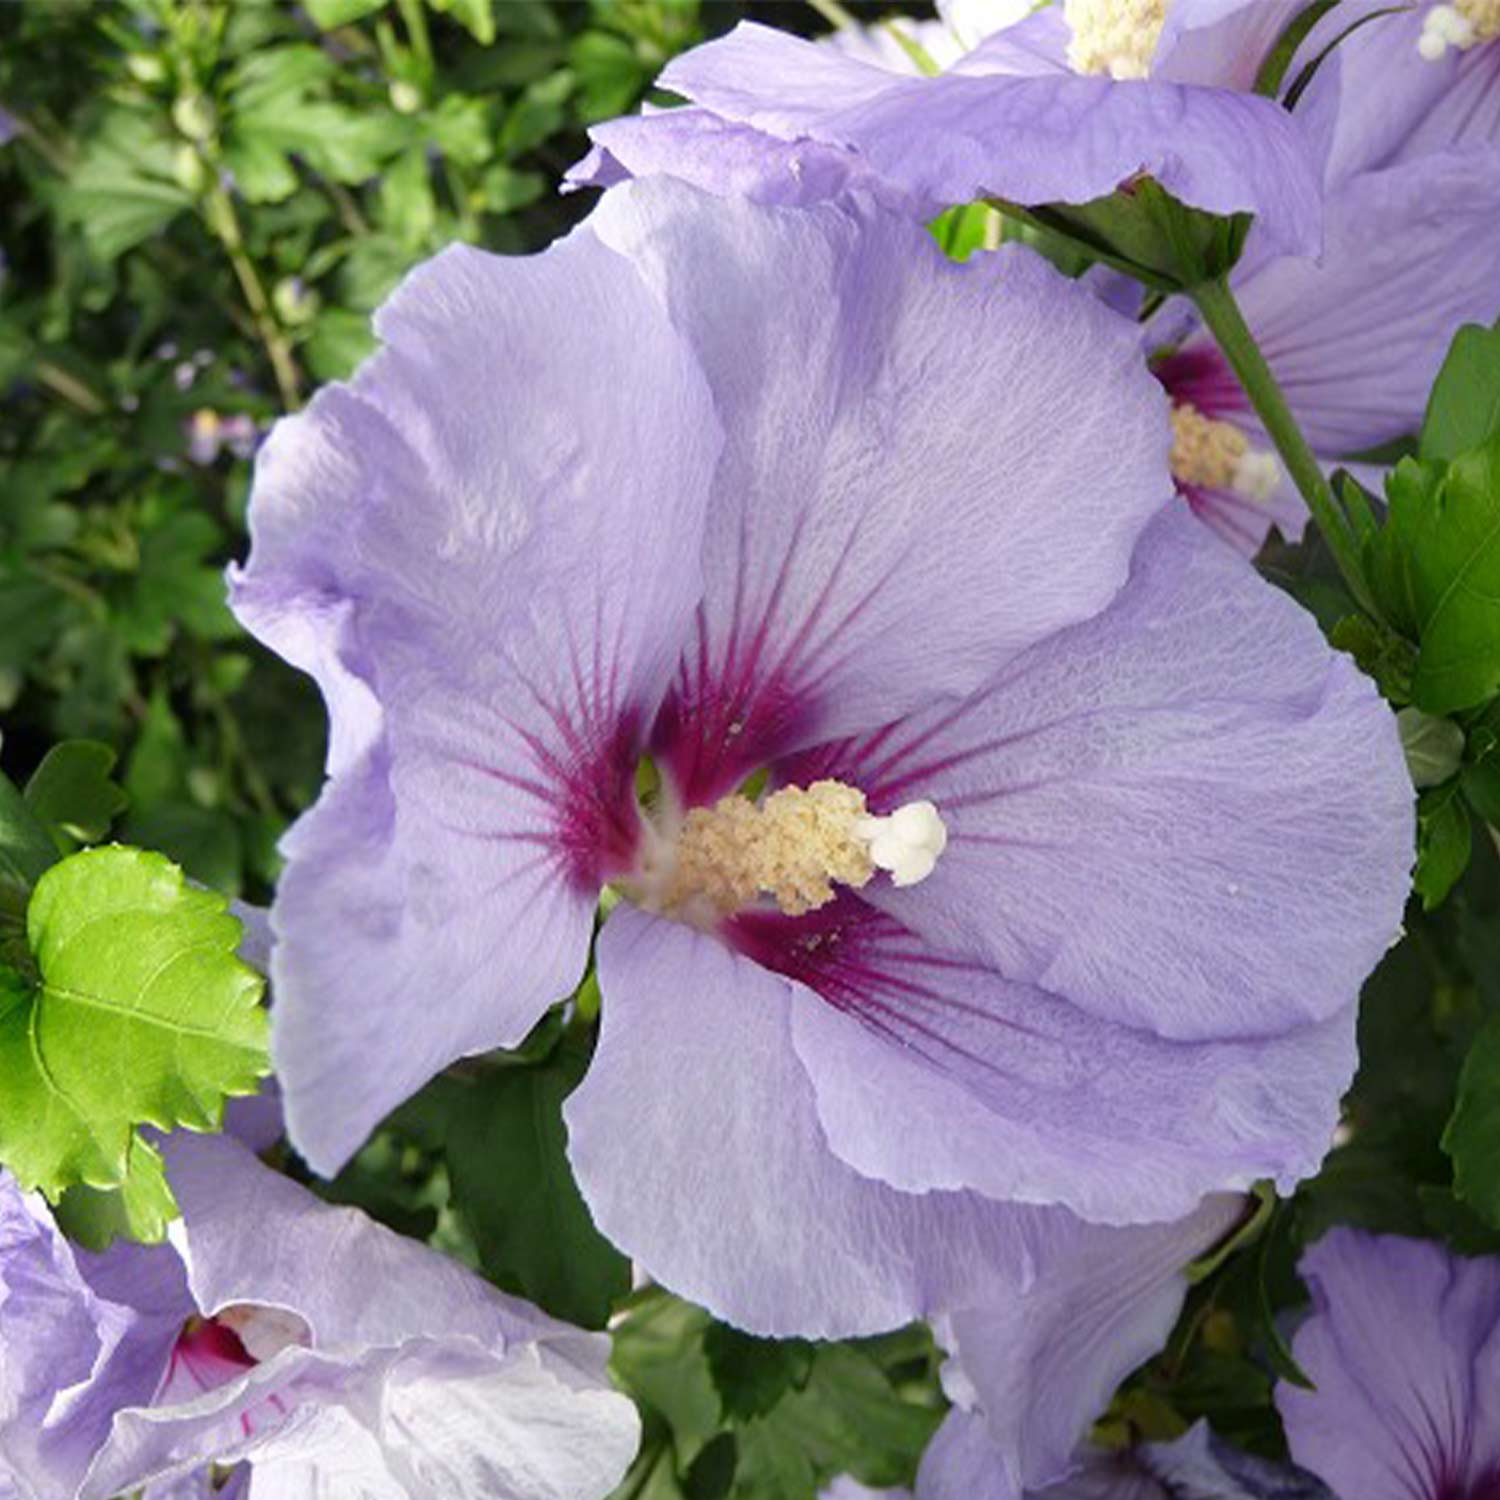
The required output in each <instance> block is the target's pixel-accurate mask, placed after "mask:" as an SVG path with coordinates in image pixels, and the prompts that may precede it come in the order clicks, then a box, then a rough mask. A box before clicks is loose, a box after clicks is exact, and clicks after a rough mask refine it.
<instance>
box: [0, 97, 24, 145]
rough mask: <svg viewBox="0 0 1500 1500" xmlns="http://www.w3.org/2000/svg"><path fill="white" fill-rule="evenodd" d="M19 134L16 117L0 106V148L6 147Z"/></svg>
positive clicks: (19, 128)
mask: <svg viewBox="0 0 1500 1500" xmlns="http://www.w3.org/2000/svg"><path fill="white" fill-rule="evenodd" d="M20 133H21V127H20V124H19V123H18V122H17V120H16V117H15V116H14V115H13V114H11V113H10V111H9V110H8V109H6V108H5V106H4V105H3V104H0V146H8V145H10V143H11V142H12V141H13V140H15V138H16V137H17V136H18V135H19V134H20Z"/></svg>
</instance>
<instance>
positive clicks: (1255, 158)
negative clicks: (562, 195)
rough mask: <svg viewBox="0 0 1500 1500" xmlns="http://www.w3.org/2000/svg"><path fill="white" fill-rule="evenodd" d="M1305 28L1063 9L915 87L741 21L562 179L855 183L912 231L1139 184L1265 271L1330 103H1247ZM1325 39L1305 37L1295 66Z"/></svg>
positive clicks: (1294, 243)
mask: <svg viewBox="0 0 1500 1500" xmlns="http://www.w3.org/2000/svg"><path fill="white" fill-rule="evenodd" d="M1302 9H1303V5H1302V3H1301V0H1176V3H1175V4H1172V5H1170V6H1169V5H1168V4H1167V3H1166V0H1069V3H1068V4H1067V5H1065V6H1060V7H1059V6H1050V7H1046V8H1044V9H1042V10H1039V11H1037V12H1036V13H1035V14H1033V15H1030V16H1028V17H1027V18H1026V19H1025V20H1023V21H1020V22H1019V23H1017V24H1014V25H1010V26H1006V27H1004V28H1003V29H1001V30H998V31H996V32H994V33H993V34H991V35H988V36H987V37H984V38H983V39H982V40H979V41H978V45H977V46H975V47H974V48H973V50H972V51H969V52H967V53H965V54H964V55H962V56H960V57H959V58H958V59H957V60H956V61H954V62H952V63H951V65H949V66H948V67H947V68H946V69H945V70H944V71H943V72H941V73H940V74H939V75H938V76H932V77H913V76H911V73H912V71H913V69H912V66H911V64H910V63H909V62H907V61H904V60H903V59H902V58H898V57H896V56H895V55H894V54H892V53H891V52H890V51H889V50H887V49H885V48H882V49H880V50H879V51H878V52H877V51H875V50H873V49H870V48H865V49H851V48H849V47H847V46H846V47H843V48H834V47H829V46H824V45H819V44H816V43H812V42H806V41H802V40H799V39H798V38H796V37H792V36H789V35H787V34H786V33H784V32H780V31H775V30H772V29H770V28H768V27H764V26H759V25H756V24H754V23H749V22H747V23H744V24H742V25H740V26H739V27H737V28H736V29H735V30H734V31H733V32H732V33H730V35H728V36H727V37H723V38H721V39H719V40H717V41H712V42H708V43H706V44H705V45H703V46H701V47H698V48H696V49H694V50H693V51H691V52H688V53H685V54H683V55H682V56H681V57H678V58H676V59H674V60H673V61H672V62H671V63H670V64H669V65H668V67H667V69H666V70H665V72H664V73H663V74H662V76H661V79H660V80H659V81H660V83H661V86H662V87H663V88H667V89H670V90H673V91H674V92H676V93H678V94H681V95H682V96H683V97H684V98H686V99H688V100H689V101H691V104H692V107H690V108H686V109H681V110H665V111H663V110H654V111H651V112H649V113H647V114H645V115H642V116H637V117H632V118H626V119H621V120H613V121H609V122H606V123H605V124H602V125H598V126H595V127H594V129H593V130H592V131H591V136H592V138H593V141H594V143H595V150H594V151H593V152H592V153H591V155H590V156H589V157H588V158H587V159H586V160H585V161H584V162H582V163H580V164H579V166H578V167H577V168H575V170H574V172H573V173H572V174H570V175H571V179H572V181H573V182H574V183H575V184H592V185H599V186H604V185H608V184H611V183H616V182H619V181H621V180H623V179H624V178H625V177H627V176H646V175H651V174H655V173H668V174H671V175H675V176H679V177H682V178H685V179H686V180H689V181H692V182H694V183H696V184H698V185H699V186H701V187H705V188H709V189H710V190H713V191H717V192H723V193H732V194H745V195H749V196H752V197H755V198H758V199H760V200H762V201H768V202H789V203H805V202H808V201H810V200H814V199H816V198H818V197H821V196H826V195H828V194H829V193H830V192H836V191H841V190H843V189H845V188H847V187H848V186H850V185H853V184H859V185H862V186H865V187H867V188H868V189H870V190H871V191H874V192H876V193H878V194H879V195H880V196H882V197H883V198H884V199H885V200H886V201H887V202H889V203H891V204H892V205H893V206H896V207H898V208H900V209H903V210H904V211H906V212H908V213H910V214H911V215H913V216H914V217H918V218H923V219H926V218H931V217H932V216H933V215H934V214H936V213H937V212H939V211H940V210H942V209H944V208H946V207H948V206H950V205H953V204H958V203H970V202H973V201H974V200H976V199H980V198H987V197H997V198H1003V199H1007V200H1009V201H1011V202H1014V203H1021V204H1028V205H1036V204H1044V203H1074V204H1076V203H1084V202H1087V201H1089V200H1091V199H1095V198H1100V197H1104V196H1107V195H1108V194H1110V193H1112V192H1113V191H1114V190H1115V189H1116V188H1117V187H1119V186H1121V184H1123V183H1127V182H1129V181H1130V180H1131V179H1133V178H1135V177H1137V176H1139V175H1141V174H1143V173H1144V174H1149V175H1151V176H1153V177H1155V178H1156V179H1157V180H1158V181H1159V182H1160V183H1161V184H1162V186H1163V187H1165V188H1166V189H1167V190H1168V191H1170V192H1172V193H1174V194H1175V195H1176V196H1178V197H1179V198H1181V199H1182V200H1183V201H1184V202H1186V203H1189V204H1191V205H1193V206H1195V207H1198V208H1204V209H1208V210H1210V211H1212V212H1215V213H1235V212H1248V213H1254V214H1255V215H1256V216H1257V223H1258V225H1259V228H1260V234H1261V236H1262V238H1263V240H1264V241H1265V243H1266V244H1267V246H1268V247H1270V248H1271V249H1274V250H1275V251H1277V252H1278V253H1290V254H1299V255H1307V254H1312V253H1314V252H1315V251H1316V250H1317V248H1318V244H1319V239H1320V233H1321V219H1322V205H1321V192H1320V188H1319V177H1318V155H1319V151H1320V149H1321V147H1322V145H1323V143H1324V142H1325V141H1326V136H1327V132H1328V130H1329V129H1331V124H1330V121H1329V110H1330V109H1331V108H1332V100H1333V99H1334V98H1335V97H1336V93H1337V89H1336V86H1334V85H1328V86H1325V87H1324V88H1323V89H1322V90H1321V91H1320V98H1319V99H1316V100H1314V101H1311V103H1312V107H1311V108H1309V109H1307V110H1304V111H1301V112H1299V114H1298V115H1297V116H1295V117H1294V116H1292V115H1290V114H1288V113H1287V112H1286V111H1285V110H1283V109H1282V108H1281V107H1280V106H1279V105H1278V104H1276V103H1275V102H1274V101H1273V100H1270V99H1266V98H1262V97H1260V96H1259V95H1257V94H1255V93H1254V92H1253V85H1254V83H1255V80H1256V75H1257V72H1258V70H1259V68H1260V64H1261V62H1262V60H1263V59H1264V58H1265V57H1266V55H1267V54H1268V52H1269V51H1270V50H1271V48H1272V46H1273V45H1274V44H1275V42H1276V40H1277V38H1278V37H1279V36H1280V34H1281V32H1282V31H1283V29H1284V28H1285V27H1286V25H1287V24H1288V23H1289V22H1290V21H1291V20H1293V19H1294V18H1295V17H1296V16H1297V15H1298V13H1299V12H1300V11H1301V10H1302ZM1349 9H1351V10H1359V11H1361V12H1365V11H1369V10H1372V9H1375V6H1373V5H1372V4H1368V3H1365V0H1360V3H1359V4H1358V5H1355V6H1351V7H1349ZM1328 24H1329V25H1330V26H1331V24H1332V23H1331V22H1330V23H1328ZM1326 30H1327V27H1322V28H1320V29H1319V30H1318V31H1317V32H1316V34H1315V35H1313V36H1311V37H1309V38H1308V40H1307V42H1306V43H1305V48H1306V53H1307V54H1308V55H1312V54H1314V53H1315V51H1316V49H1317V48H1318V47H1319V46H1320V45H1321V43H1322V41H1323V40H1324V34H1325V31H1326ZM968 37H969V38H971V39H972V38H973V30H970V31H969V33H968ZM1334 71H1336V66H1335V69H1334ZM1324 101H1328V102H1327V103H1326V104H1325V102H1324Z"/></svg>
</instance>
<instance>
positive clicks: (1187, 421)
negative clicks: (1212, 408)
mask: <svg viewBox="0 0 1500 1500" xmlns="http://www.w3.org/2000/svg"><path fill="white" fill-rule="evenodd" d="M1249 451H1250V439H1249V438H1247V437H1246V436H1245V434H1244V433H1243V432H1241V431H1240V430H1239V428H1238V427H1236V426H1235V425H1234V423H1233V422H1220V421H1218V420H1216V419H1215V418H1213V417H1205V416H1204V415H1203V413H1202V412H1201V411H1199V410H1198V408H1197V407H1196V406H1191V405H1189V404H1188V403H1187V402H1178V403H1176V404H1174V405H1173V407H1172V473H1173V474H1174V475H1175V476H1176V477H1177V478H1178V479H1180V480H1181V481H1182V482H1183V483H1184V484H1198V485H1202V486H1203V487H1204V488H1205V489H1211V490H1228V489H1233V488H1234V477H1235V473H1236V471H1237V470H1238V468H1239V465H1240V460H1241V459H1243V458H1244V456H1245V454H1246V453H1248V452H1249Z"/></svg>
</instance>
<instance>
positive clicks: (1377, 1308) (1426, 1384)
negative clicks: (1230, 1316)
mask: <svg viewBox="0 0 1500 1500" xmlns="http://www.w3.org/2000/svg"><path fill="white" fill-rule="evenodd" d="M1301 1272H1302V1276H1303V1279H1304V1280H1305V1281H1306V1282H1307V1283H1308V1286H1309V1288H1310V1289H1311V1291H1312V1297H1313V1312H1312V1316H1311V1317H1310V1318H1309V1319H1308V1320H1307V1322H1306V1323H1304V1324H1303V1326H1302V1327H1301V1329H1299V1330H1298V1333H1297V1336H1296V1339H1295V1341H1294V1343H1293V1346H1292V1348H1293V1353H1294V1354H1295V1355H1296V1358H1297V1362H1298V1364H1300V1365H1301V1366H1302V1368H1303V1369H1304V1370H1305V1371H1306V1372H1307V1374H1308V1377H1309V1378H1310V1379H1311V1380H1312V1381H1313V1383H1314V1385H1315V1386H1316V1387H1317V1389H1316V1390H1315V1391H1306V1390H1301V1389H1298V1388H1295V1387H1293V1386H1290V1385H1287V1384H1285V1383H1283V1384H1281V1385H1278V1386H1277V1388H1276V1404H1277V1406H1278V1408H1279V1409H1280V1411H1281V1417H1282V1421H1283V1423H1284V1424H1285V1426H1286V1435H1287V1444H1288V1446H1289V1447H1290V1449H1291V1453H1292V1457H1293V1458H1295V1459H1296V1460H1297V1462H1298V1463H1300V1464H1302V1465H1304V1466H1305V1467H1307V1468H1309V1469H1311V1470H1312V1471H1313V1472H1314V1473H1316V1474H1318V1475H1319V1476H1321V1477H1322V1478H1323V1479H1325V1480H1327V1482H1328V1483H1329V1485H1331V1486H1332V1488H1333V1490H1334V1492H1335V1493H1336V1494H1337V1495H1339V1496H1340V1497H1341V1500H1495V1497H1496V1496H1497V1495H1500V1259H1496V1258H1493V1257H1491V1258H1487V1259H1482V1260H1460V1259H1457V1258H1456V1257H1454V1256H1451V1255H1449V1254H1447V1252H1446V1251H1444V1250H1443V1249H1442V1248H1441V1247H1440V1246H1438V1245H1434V1244H1429V1243H1426V1242H1424V1241H1420V1240H1406V1239H1399V1238H1396V1237H1394V1236H1384V1235H1381V1236H1377V1235H1370V1234H1365V1233H1363V1232H1361V1231H1359V1230H1354V1229H1334V1230H1331V1231H1330V1232H1329V1233H1328V1234H1326V1235H1325V1236H1324V1237H1323V1238H1322V1239H1321V1240H1319V1241H1318V1243H1317V1244H1315V1245H1314V1246H1313V1247H1312V1248H1311V1249H1310V1250H1308V1251H1307V1252H1306V1253H1305V1254H1304V1256H1303V1257H1302V1265H1301Z"/></svg>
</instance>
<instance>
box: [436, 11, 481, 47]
mask: <svg viewBox="0 0 1500 1500" xmlns="http://www.w3.org/2000/svg"><path fill="white" fill-rule="evenodd" d="M427 3H428V4H429V5H430V6H431V7H432V8H433V10H435V11H438V12H439V13H440V14H445V15H450V16H452V17H453V19H454V20H455V21H458V22H459V23H461V24H462V25H464V26H466V27H467V28H468V30H469V34H470V35H471V36H472V37H473V38H474V40H475V41H476V42H478V43H479V44H480V46H482V47H488V46H489V44H490V43H491V42H493V41H494V40H495V4H494V0H427Z"/></svg>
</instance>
